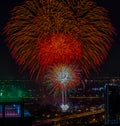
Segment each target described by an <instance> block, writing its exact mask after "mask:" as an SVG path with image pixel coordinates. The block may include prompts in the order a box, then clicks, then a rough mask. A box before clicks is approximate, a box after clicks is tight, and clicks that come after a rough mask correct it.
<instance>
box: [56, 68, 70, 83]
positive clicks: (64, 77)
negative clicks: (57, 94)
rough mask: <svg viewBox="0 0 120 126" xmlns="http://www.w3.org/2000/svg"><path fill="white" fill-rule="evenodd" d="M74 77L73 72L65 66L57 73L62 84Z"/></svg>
mask: <svg viewBox="0 0 120 126" xmlns="http://www.w3.org/2000/svg"><path fill="white" fill-rule="evenodd" d="M71 79H72V75H71V72H70V71H69V70H68V69H65V68H64V67H63V68H62V69H61V70H60V71H58V73H57V80H58V81H59V82H60V83H61V84H66V83H68V82H69V81H70V80H71Z"/></svg>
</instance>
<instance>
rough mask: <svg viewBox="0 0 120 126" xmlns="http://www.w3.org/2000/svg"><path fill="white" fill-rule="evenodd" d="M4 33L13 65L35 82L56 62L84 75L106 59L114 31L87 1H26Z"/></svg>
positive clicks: (104, 13) (104, 15)
mask: <svg viewBox="0 0 120 126" xmlns="http://www.w3.org/2000/svg"><path fill="white" fill-rule="evenodd" d="M4 32H5V33H6V34H7V45H8V47H9V49H10V51H11V54H12V56H13V58H14V59H15V60H16V62H17V63H18V64H20V65H22V66H23V70H24V69H26V68H27V69H29V70H30V74H31V76H33V75H34V76H35V77H36V80H38V79H39V78H40V77H41V75H42V74H43V72H45V71H46V68H47V67H49V66H50V65H54V64H56V63H63V62H64V63H66V64H71V63H75V64H76V63H77V64H78V65H79V68H80V69H81V70H82V73H84V74H85V75H86V76H87V75H88V74H89V71H90V70H91V69H93V70H96V69H97V67H98V66H99V65H100V64H101V63H102V62H103V60H104V59H105V58H106V56H107V54H108V51H109V49H110V47H111V42H112V34H113V32H114V28H113V26H112V24H111V23H110V21H109V18H108V17H107V11H106V10H105V9H104V8H103V7H99V6H97V5H96V3H95V2H93V1H91V0H61V1H60V0H27V1H26V2H24V3H23V4H22V5H21V6H17V7H15V8H14V9H13V10H12V16H11V18H10V20H9V21H8V23H7V25H6V27H5V29H4Z"/></svg>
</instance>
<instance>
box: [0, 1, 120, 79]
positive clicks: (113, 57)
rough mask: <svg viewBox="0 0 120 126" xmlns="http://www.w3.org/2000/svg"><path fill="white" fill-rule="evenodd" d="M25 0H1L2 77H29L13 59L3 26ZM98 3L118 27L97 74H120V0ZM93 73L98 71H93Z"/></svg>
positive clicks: (0, 63) (0, 54) (0, 70)
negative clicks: (12, 11)
mask: <svg viewBox="0 0 120 126" xmlns="http://www.w3.org/2000/svg"><path fill="white" fill-rule="evenodd" d="M23 1H24V0H0V30H1V31H0V79H29V75H28V72H27V71H26V72H24V73H20V72H19V68H20V66H18V65H17V64H16V63H15V61H14V59H12V57H11V55H10V52H9V50H8V48H7V47H6V45H5V35H2V31H3V28H4V27H5V25H6V22H7V21H8V19H9V18H10V11H11V10H12V9H13V8H14V7H15V6H18V5H21V4H22V2H23ZM94 1H96V2H97V4H98V5H100V6H103V7H105V8H106V9H107V10H108V12H109V18H110V20H111V22H112V24H113V26H114V27H115V29H116V35H114V43H113V46H112V48H111V50H110V52H109V55H108V57H107V58H106V60H105V61H104V62H103V64H102V65H101V66H100V72H99V73H98V74H97V76H120V4H119V0H94ZM92 75H96V73H94V72H92Z"/></svg>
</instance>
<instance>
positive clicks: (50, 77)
mask: <svg viewBox="0 0 120 126" xmlns="http://www.w3.org/2000/svg"><path fill="white" fill-rule="evenodd" d="M80 77H81V73H80V70H79V68H78V66H77V65H66V64H57V65H55V66H52V67H49V69H48V71H47V74H46V76H45V80H46V81H45V84H47V86H48V87H49V90H51V89H52V90H51V92H54V93H56V91H61V90H66V89H69V88H72V87H74V86H76V85H78V84H79V83H80V79H81V78H80Z"/></svg>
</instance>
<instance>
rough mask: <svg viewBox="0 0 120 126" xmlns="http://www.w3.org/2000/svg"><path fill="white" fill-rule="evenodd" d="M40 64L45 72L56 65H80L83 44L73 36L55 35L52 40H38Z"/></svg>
mask: <svg viewBox="0 0 120 126" xmlns="http://www.w3.org/2000/svg"><path fill="white" fill-rule="evenodd" d="M37 50H38V62H39V63H40V65H41V66H42V69H43V71H44V70H45V69H46V67H47V66H53V65H55V64H58V63H61V64H71V63H72V64H78V63H80V60H81V43H80V42H78V41H77V40H75V39H74V38H73V37H72V36H71V35H63V34H55V35H52V36H51V37H50V39H48V40H46V41H43V42H41V41H40V40H38V45H37Z"/></svg>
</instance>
